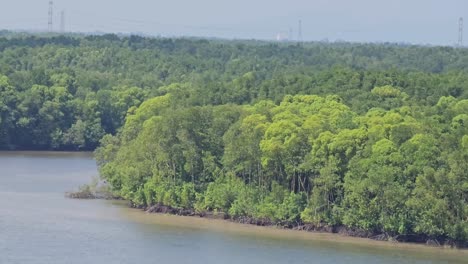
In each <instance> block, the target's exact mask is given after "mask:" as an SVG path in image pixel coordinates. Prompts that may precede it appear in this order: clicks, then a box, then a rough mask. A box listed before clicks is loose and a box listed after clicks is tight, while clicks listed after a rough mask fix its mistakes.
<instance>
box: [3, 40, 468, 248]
mask: <svg viewBox="0 0 468 264" xmlns="http://www.w3.org/2000/svg"><path fill="white" fill-rule="evenodd" d="M0 54H1V56H0V98H1V100H0V148H27V149H31V148H36V149H94V148H95V147H96V146H98V145H99V143H100V147H99V148H98V150H97V151H96V158H97V160H98V164H99V166H100V173H101V176H102V177H103V178H104V179H105V180H107V182H109V184H110V185H111V186H112V188H113V189H114V191H115V192H117V193H118V194H119V195H120V196H121V197H123V198H125V199H128V200H130V201H132V202H133V203H134V204H135V205H138V206H151V205H155V204H162V205H166V206H171V207H174V208H185V209H194V210H197V211H200V212H202V211H218V212H224V213H227V214H229V216H230V217H233V218H252V219H264V220H268V221H271V222H273V223H310V224H314V225H335V226H338V225H344V226H347V227H349V228H356V229H361V230H367V231H370V232H373V233H385V234H388V235H390V236H396V235H421V236H426V237H429V238H438V239H439V238H440V239H450V240H453V241H462V242H463V241H464V242H466V241H467V240H468V173H467V171H468V75H467V74H466V73H467V71H466V69H468V50H465V49H453V48H447V47H415V46H396V45H371V44H368V45H357V44H356V45H355V44H320V43H310V44H304V45H297V44H291V45H288V44H273V43H268V42H266V43H265V42H254V41H251V42H249V41H247V42H242V41H237V42H226V41H207V40H198V39H174V40H172V39H147V38H140V37H135V36H132V37H125V38H119V37H117V36H114V35H105V36H100V37H97V36H89V37H66V36H56V37H51V38H40V37H28V36H26V37H9V38H0Z"/></svg>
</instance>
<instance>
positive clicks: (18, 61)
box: [0, 32, 468, 150]
mask: <svg viewBox="0 0 468 264" xmlns="http://www.w3.org/2000/svg"><path fill="white" fill-rule="evenodd" d="M3 35H5V36H6V37H0V98H1V100H0V149H56V150H92V149H94V148H95V147H96V146H98V145H99V140H100V139H101V138H102V136H103V135H105V134H113V135H115V134H116V133H117V131H118V130H119V129H120V128H121V126H122V124H123V123H124V120H125V116H126V114H127V110H129V109H130V108H132V107H138V106H139V105H140V104H141V103H142V102H143V101H145V100H147V99H149V98H153V97H155V96H161V95H164V94H166V93H168V92H169V91H168V89H172V88H171V87H173V86H180V87H183V89H179V90H181V91H183V92H184V94H178V95H176V96H184V97H185V98H186V100H184V104H186V105H190V106H205V105H223V104H239V105H243V104H252V103H255V102H258V101H261V100H272V101H273V102H275V103H279V102H280V101H281V100H282V99H283V97H284V96H285V95H288V94H293V95H295V94H316V95H323V96H325V95H329V94H334V95H338V96H339V97H340V98H342V99H343V100H344V102H345V104H346V105H348V106H349V107H351V109H352V110H353V111H355V112H356V113H359V114H363V113H365V112H367V111H368V110H369V109H371V108H373V107H381V108H383V109H387V110H388V109H391V108H394V107H398V106H401V105H402V104H403V101H404V102H406V103H407V104H418V105H423V106H427V105H434V104H436V103H437V101H438V100H439V98H440V97H442V96H453V97H455V98H460V99H463V98H468V92H467V91H468V89H467V87H468V76H467V75H466V74H465V73H466V69H467V68H468V50H466V49H453V48H447V47H416V46H397V45H375V44H367V45H357V44H321V43H305V44H302V45H298V44H296V43H291V44H276V43H269V42H260V41H233V42H229V41H220V40H212V41H208V40H203V39H163V38H161V39H158V38H142V37H138V36H130V37H119V36H116V35H103V36H76V35H69V36H59V35H57V36H51V37H45V36H42V37H41V36H30V35H25V34H18V35H15V34H14V33H11V32H3ZM171 84H172V86H171ZM385 85H390V86H393V87H397V88H398V89H399V90H400V91H401V92H402V93H404V94H405V95H406V97H405V96H403V97H400V98H385V99H381V98H378V97H376V96H375V94H373V93H371V90H372V89H373V88H374V87H381V86H385ZM410 102H411V103H410Z"/></svg>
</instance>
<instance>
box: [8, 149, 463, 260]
mask: <svg viewBox="0 0 468 264" xmlns="http://www.w3.org/2000/svg"><path fill="white" fill-rule="evenodd" d="M96 175H97V168H96V164H95V162H94V160H93V159H92V156H91V155H90V154H89V153H48V152H41V153H38V152H0V263H1V264H3V263H5V264H9V263H20V264H23V263H34V264H46V263H47V264H53V263H67V264H68V263H70V264H73V263H80V264H81V263H99V264H104V263H138V264H144V263H203V264H210V263H216V264H219V263H243V264H247V263H268V264H274V263H346V264H354V263H359V264H362V263H384V264H386V263H465V264H466V263H468V253H467V251H458V250H443V249H436V248H428V247H423V246H415V245H403V244H398V245H392V244H390V243H383V242H373V241H370V240H365V239H353V238H346V237H341V236H337V235H330V234H312V233H305V232H298V231H286V230H275V229H273V228H261V227H254V226H248V225H239V224H234V223H229V222H226V221H219V220H208V219H201V218H194V217H178V216H167V215H154V214H146V213H144V212H141V211H139V210H136V209H129V208H127V207H126V206H125V204H123V203H122V202H115V201H103V200H73V199H67V198H65V197H64V193H65V192H67V191H71V190H76V189H77V187H78V186H79V185H82V184H85V183H88V182H90V181H91V179H92V177H95V176H96Z"/></svg>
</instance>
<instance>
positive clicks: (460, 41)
mask: <svg viewBox="0 0 468 264" xmlns="http://www.w3.org/2000/svg"><path fill="white" fill-rule="evenodd" d="M458 46H459V47H461V46H463V17H460V19H459V20H458Z"/></svg>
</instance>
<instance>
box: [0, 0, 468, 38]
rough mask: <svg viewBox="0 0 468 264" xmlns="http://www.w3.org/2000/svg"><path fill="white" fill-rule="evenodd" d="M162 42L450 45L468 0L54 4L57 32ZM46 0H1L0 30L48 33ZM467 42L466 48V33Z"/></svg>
mask: <svg viewBox="0 0 468 264" xmlns="http://www.w3.org/2000/svg"><path fill="white" fill-rule="evenodd" d="M61 10H65V14H66V15H65V18H66V29H67V30H68V31H81V32H83V31H85V32H92V31H105V32H124V33H128V32H141V33H147V34H153V35H162V36H181V35H184V36H207V37H210V36H213V37H223V38H249V39H250V38H256V39H275V38H276V35H277V34H278V33H279V32H282V34H283V35H285V36H287V35H289V30H290V28H291V29H292V31H293V36H294V38H297V32H298V20H299V19H301V20H302V25H303V28H302V35H303V39H304V40H323V39H329V40H331V41H333V40H337V39H340V40H347V41H360V42H378V41H390V42H411V43H417V44H426V43H430V44H442V45H452V44H454V43H455V42H456V41H457V38H458V37H457V36H458V18H459V17H463V16H465V21H466V23H465V24H466V27H467V29H468V0H283V1H279V0H190V1H189V0H165V1H161V0H126V1H123V0H55V1H54V28H55V29H56V30H58V29H59V28H60V11H61ZM47 11H48V0H8V1H7V0H0V29H33V30H46V29H47ZM466 35H467V38H466V40H467V41H466V42H467V43H468V30H467V34H466Z"/></svg>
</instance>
